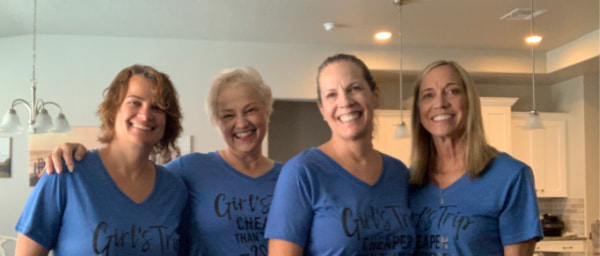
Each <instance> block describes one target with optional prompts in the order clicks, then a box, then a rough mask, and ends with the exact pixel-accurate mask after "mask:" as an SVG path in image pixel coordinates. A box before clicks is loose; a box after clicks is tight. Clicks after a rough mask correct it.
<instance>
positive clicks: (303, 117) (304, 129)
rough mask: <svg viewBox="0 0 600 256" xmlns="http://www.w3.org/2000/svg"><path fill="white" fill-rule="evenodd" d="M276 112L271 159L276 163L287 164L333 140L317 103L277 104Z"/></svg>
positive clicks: (276, 102)
mask: <svg viewBox="0 0 600 256" xmlns="http://www.w3.org/2000/svg"><path fill="white" fill-rule="evenodd" d="M273 109H274V112H273V114H272V115H271V122H270V123H269V142H270V143H269V156H270V157H271V158H273V159H274V160H276V161H279V162H282V163H284V162H286V161H287V160H289V159H290V158H292V157H293V156H295V155H297V154H298V153H299V152H302V151H303V150H305V149H308V148H310V147H316V146H319V145H321V144H323V143H324V142H326V141H327V140H328V139H329V138H330V137H331V131H330V130H329V126H327V123H326V122H325V121H324V120H323V117H322V116H321V113H320V112H319V109H318V107H317V104H316V102H315V101H314V100H312V101H289V100H276V101H275V104H274V105H273ZM282 142H283V143H282Z"/></svg>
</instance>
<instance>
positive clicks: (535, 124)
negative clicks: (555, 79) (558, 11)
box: [523, 0, 544, 130]
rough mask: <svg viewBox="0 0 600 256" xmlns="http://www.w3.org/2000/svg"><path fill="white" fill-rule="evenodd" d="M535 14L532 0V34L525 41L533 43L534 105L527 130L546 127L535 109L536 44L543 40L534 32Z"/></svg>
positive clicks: (532, 84) (527, 123)
mask: <svg viewBox="0 0 600 256" xmlns="http://www.w3.org/2000/svg"><path fill="white" fill-rule="evenodd" d="M534 16H535V9H534V8H533V0H531V23H530V24H531V35H529V36H528V37H527V38H526V39H525V41H526V42H527V43H528V44H530V45H531V97H532V105H531V106H532V107H531V111H529V116H528V117H527V121H525V126H524V127H523V129H525V130H533V129H544V125H543V124H542V118H541V117H540V114H539V113H538V112H537V110H536V109H535V51H534V49H535V45H536V44H539V43H540V41H541V40H542V37H541V36H537V35H535V34H534V33H533V20H534Z"/></svg>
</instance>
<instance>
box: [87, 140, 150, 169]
mask: <svg viewBox="0 0 600 256" xmlns="http://www.w3.org/2000/svg"><path fill="white" fill-rule="evenodd" d="M151 151H152V148H148V149H144V148H141V147H138V146H130V147H123V146H122V145H117V144H116V143H109V144H108V145H107V146H106V147H104V148H102V149H100V150H99V154H100V157H101V159H102V162H103V163H104V165H105V166H106V169H108V170H109V171H110V172H117V173H120V174H121V175H124V176H130V177H135V176H138V175H139V174H140V173H142V172H144V171H146V170H148V167H149V166H151V165H152V162H150V160H148V158H149V156H150V152H151Z"/></svg>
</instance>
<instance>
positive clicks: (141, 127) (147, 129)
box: [131, 124, 151, 131]
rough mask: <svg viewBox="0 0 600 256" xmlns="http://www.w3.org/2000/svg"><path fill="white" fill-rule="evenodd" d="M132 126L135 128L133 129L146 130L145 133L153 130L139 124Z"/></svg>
mask: <svg viewBox="0 0 600 256" xmlns="http://www.w3.org/2000/svg"><path fill="white" fill-rule="evenodd" d="M131 126H133V127H135V128H138V129H142V130H145V131H149V130H150V129H151V128H150V127H148V126H144V125H139V124H132V125H131Z"/></svg>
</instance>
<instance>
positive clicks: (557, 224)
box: [541, 213, 565, 236]
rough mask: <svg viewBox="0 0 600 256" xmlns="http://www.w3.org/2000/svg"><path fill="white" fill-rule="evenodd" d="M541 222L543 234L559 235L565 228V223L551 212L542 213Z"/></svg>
mask: <svg viewBox="0 0 600 256" xmlns="http://www.w3.org/2000/svg"><path fill="white" fill-rule="evenodd" d="M541 222H542V231H543V232H544V236H561V235H562V231H563V229H564V228H565V223H564V222H563V221H562V220H561V219H560V218H559V217H558V216H555V215H552V213H546V214H544V217H543V218H542V219H541Z"/></svg>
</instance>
